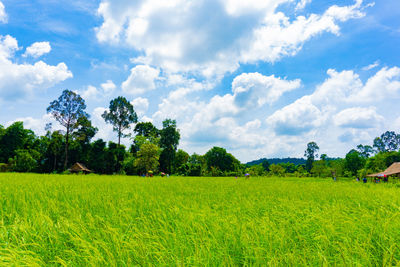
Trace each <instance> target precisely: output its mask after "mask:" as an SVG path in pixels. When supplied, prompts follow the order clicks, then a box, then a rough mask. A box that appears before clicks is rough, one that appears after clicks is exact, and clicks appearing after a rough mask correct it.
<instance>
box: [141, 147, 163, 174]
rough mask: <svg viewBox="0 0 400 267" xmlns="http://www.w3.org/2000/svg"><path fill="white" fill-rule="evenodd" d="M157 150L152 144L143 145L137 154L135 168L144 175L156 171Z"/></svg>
mask: <svg viewBox="0 0 400 267" xmlns="http://www.w3.org/2000/svg"><path fill="white" fill-rule="evenodd" d="M158 159H159V148H158V147H157V146H156V145H154V144H143V145H142V146H141V147H140V150H139V152H138V153H137V158H136V160H135V166H136V167H137V168H138V169H143V170H144V171H145V172H146V173H148V172H149V171H156V170H157V167H158V164H159V162H158Z"/></svg>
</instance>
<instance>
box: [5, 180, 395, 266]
mask: <svg viewBox="0 0 400 267" xmlns="http://www.w3.org/2000/svg"><path fill="white" fill-rule="evenodd" d="M399 193H400V187H397V185H396V184H372V183H368V184H362V183H357V182H354V181H337V182H333V181H332V180H330V179H328V180H325V179H312V178H263V177H260V178H251V179H249V180H245V179H243V178H239V179H235V178H215V177H214V178H204V177H170V178H160V177H155V178H142V177H129V176H97V175H88V176H84V175H38V174H11V173H8V174H4V173H3V174H0V197H1V198H0V265H7V266H8V265H17V266H18V265H30V266H34V265H37V266H42V265H61V266H88V265H89V266H107V265H112V266H134V265H145V266H149V265H157V266H176V265H191V266H192V265H201V266H203V265H211V266H221V265H231V266H232V265H233V266H237V265H272V266H277V265H278V266H282V265H284V266H287V265H297V266H299V265H317V266H321V265H354V266H378V265H379V266H386V265H399V264H400V248H399V244H400V194H399Z"/></svg>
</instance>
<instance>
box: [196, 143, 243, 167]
mask: <svg viewBox="0 0 400 267" xmlns="http://www.w3.org/2000/svg"><path fill="white" fill-rule="evenodd" d="M204 158H205V160H206V163H207V168H208V170H211V167H214V168H218V169H219V170H221V171H222V172H233V171H237V169H238V168H239V165H240V162H239V160H237V159H236V158H235V157H234V156H233V155H232V154H230V153H227V152H226V150H225V148H222V147H216V146H215V147H213V148H211V149H210V150H209V151H207V153H206V154H205V155H204Z"/></svg>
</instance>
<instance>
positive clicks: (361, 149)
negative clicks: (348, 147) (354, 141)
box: [357, 144, 374, 158]
mask: <svg viewBox="0 0 400 267" xmlns="http://www.w3.org/2000/svg"><path fill="white" fill-rule="evenodd" d="M357 151H358V153H360V155H361V156H362V157H364V158H369V157H370V156H371V155H372V154H373V153H374V149H373V148H372V146H368V145H366V146H363V145H361V144H360V145H358V146H357Z"/></svg>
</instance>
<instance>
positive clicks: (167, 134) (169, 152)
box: [160, 119, 181, 173]
mask: <svg viewBox="0 0 400 267" xmlns="http://www.w3.org/2000/svg"><path fill="white" fill-rule="evenodd" d="M180 138H181V135H180V133H179V130H178V129H177V127H176V121H175V120H171V119H166V120H164V121H163V128H162V130H161V131H160V148H161V149H162V152H161V155H160V169H161V171H163V172H166V173H172V165H173V162H174V160H175V152H176V150H177V149H178V144H179V139H180Z"/></svg>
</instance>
